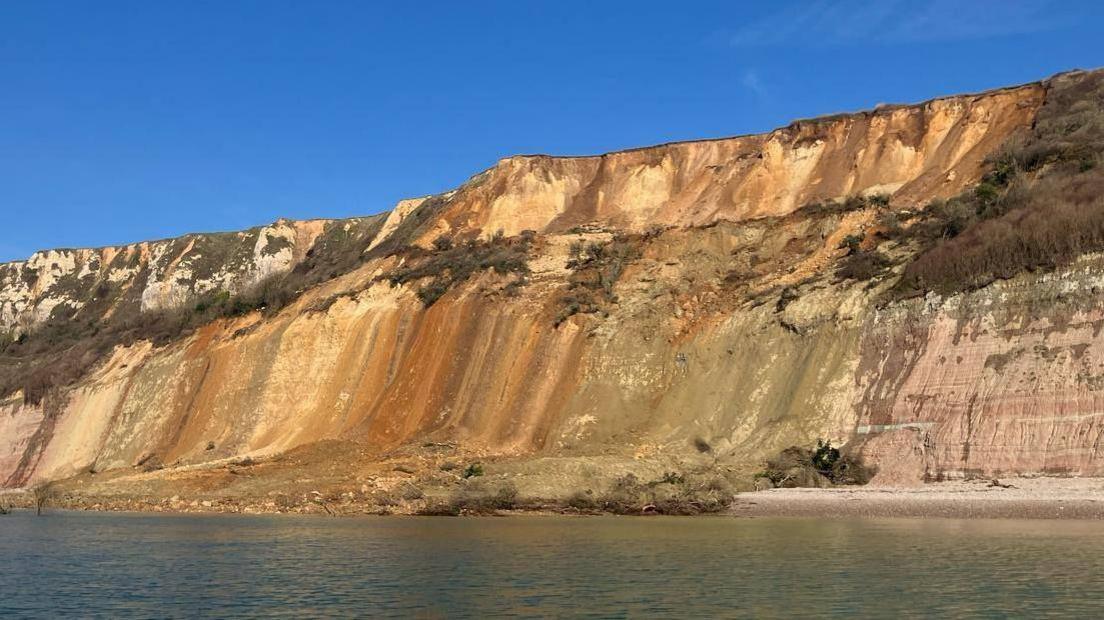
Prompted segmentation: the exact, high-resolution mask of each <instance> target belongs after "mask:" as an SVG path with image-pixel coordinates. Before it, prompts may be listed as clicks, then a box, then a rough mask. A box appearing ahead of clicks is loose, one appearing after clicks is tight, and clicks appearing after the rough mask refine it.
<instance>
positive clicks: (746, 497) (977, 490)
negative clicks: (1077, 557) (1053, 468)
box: [730, 477, 1104, 520]
mask: <svg viewBox="0 0 1104 620" xmlns="http://www.w3.org/2000/svg"><path fill="white" fill-rule="evenodd" d="M994 482H995V481H993V480H972V481H952V482H936V483H930V484H925V485H922V486H917V487H877V486H874V487H869V486H866V487H836V488H830V489H809V488H800V489H771V490H767V491H756V492H753V493H742V494H740V495H738V496H736V501H735V502H734V503H733V505H732V507H731V509H730V513H732V514H734V515H737V516H741V517H820V518H892V517H905V518H945V519H1081V520H1104V478H1044V477H1037V478H1007V479H1001V480H1000V481H999V482H996V483H995V484H994Z"/></svg>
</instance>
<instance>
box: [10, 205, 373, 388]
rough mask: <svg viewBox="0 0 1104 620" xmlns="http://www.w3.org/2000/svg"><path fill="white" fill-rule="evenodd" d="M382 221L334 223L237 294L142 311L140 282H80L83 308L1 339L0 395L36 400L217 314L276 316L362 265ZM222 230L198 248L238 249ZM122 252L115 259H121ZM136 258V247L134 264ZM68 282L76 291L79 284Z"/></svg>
mask: <svg viewBox="0 0 1104 620" xmlns="http://www.w3.org/2000/svg"><path fill="white" fill-rule="evenodd" d="M382 221H383V220H382V218H369V219H365V220H360V221H349V222H333V223H332V224H330V225H329V226H328V227H327V229H326V230H325V231H324V232H323V234H322V235H321V236H320V237H319V238H318V239H317V240H316V242H315V244H314V246H313V247H312V248H311V250H309V251H308V252H307V255H306V257H305V259H304V260H303V261H302V262H301V263H299V264H298V265H296V267H295V268H294V269H292V270H291V271H290V272H288V273H285V274H280V275H276V276H273V277H271V278H268V279H266V280H264V281H262V282H259V283H257V284H256V285H254V286H252V287H250V288H249V289H247V290H245V291H242V292H240V293H238V294H231V293H230V292H228V291H210V292H207V293H204V294H202V295H200V296H199V297H198V298H197V299H196V300H195V301H194V302H193V303H192V304H191V305H189V306H186V307H183V308H176V309H172V310H157V311H148V312H142V311H141V310H140V308H141V290H142V287H141V286H130V287H127V288H120V287H119V286H118V285H115V284H112V283H110V282H107V281H101V282H99V283H97V284H95V285H91V284H90V285H89V286H87V287H85V288H84V289H83V290H84V295H85V299H84V302H85V304H84V305H83V306H82V307H80V308H79V309H75V308H73V307H71V306H68V305H61V306H58V307H57V308H55V311H54V313H53V314H52V316H51V317H50V319H49V320H48V321H46V322H45V323H43V324H42V325H40V326H38V327H37V328H35V329H34V330H32V331H30V332H28V333H26V334H24V335H22V336H21V337H20V338H19V339H11V338H10V336H9V337H8V338H7V339H2V340H0V396H6V395H9V394H12V393H14V392H16V391H19V390H23V394H24V398H25V400H26V401H27V402H28V403H31V404H38V403H41V402H42V401H43V399H44V398H45V397H46V396H47V395H48V394H50V393H51V392H52V391H53V390H55V389H56V388H59V387H63V386H67V385H71V384H73V383H74V382H76V381H77V380H78V379H79V378H80V377H82V376H83V375H84V374H85V373H86V372H87V371H88V370H89V369H90V368H92V367H93V366H95V365H96V364H97V363H98V362H100V361H101V360H102V359H103V358H105V357H106V356H107V355H108V354H110V353H111V351H112V350H113V349H114V348H115V347H116V346H120V345H122V346H129V345H131V344H133V343H135V342H138V341H141V340H148V341H151V342H153V343H154V344H155V345H158V346H161V345H165V344H168V343H170V342H172V341H174V340H176V339H179V338H182V337H185V336H187V335H189V334H191V333H193V332H194V331H195V330H196V329H197V328H199V327H202V326H203V325H206V324H208V323H210V322H212V321H215V320H218V319H224V318H231V317H238V316H242V315H245V314H248V313H250V312H257V311H259V312H263V313H265V314H266V315H269V316H271V315H274V314H276V313H277V312H279V311H280V310H281V309H283V308H285V307H286V306H287V305H289V304H290V303H292V302H294V301H295V300H296V299H298V298H299V296H300V295H302V294H303V292H305V291H306V290H308V289H310V288H311V287H313V286H316V285H317V284H320V283H322V282H325V281H327V280H330V279H332V278H335V277H337V276H339V275H341V274H344V273H348V272H350V271H353V270H354V269H356V268H357V267H359V266H360V265H361V264H362V262H363V261H364V260H365V259H364V251H365V249H366V248H367V246H368V244H369V243H371V241H372V239H373V238H374V236H375V234H376V232H377V231H378V230H379V227H380V226H381V225H382ZM217 237H218V238H217V239H214V240H212V241H205V242H199V241H197V247H199V246H200V245H203V247H205V248H206V247H208V246H210V247H211V248H213V247H216V246H218V247H221V248H222V254H220V256H223V257H224V258H225V257H226V256H229V255H230V254H233V253H234V252H236V251H237V250H235V249H234V247H236V246H232V245H229V244H228V241H227V240H228V239H229V235H218V236H217ZM122 255H123V253H120V254H119V257H121V256H122ZM119 257H116V259H115V260H119V261H121V260H122V259H121V258H119ZM136 258H137V253H135V254H134V256H133V257H132V258H131V259H130V260H131V263H134V261H135V260H136ZM113 264H114V262H113ZM134 264H135V265H136V263H134ZM117 266H122V265H117ZM207 268H211V267H210V266H209V265H208V267H207ZM148 276H149V266H145V267H143V268H142V269H141V270H140V271H139V272H138V273H137V274H136V275H135V276H134V278H133V281H134V282H144V281H145V280H146V278H148ZM69 288H70V289H71V290H72V291H73V292H74V293H76V292H79V291H80V290H81V288H80V287H76V288H74V287H73V286H70V287H69Z"/></svg>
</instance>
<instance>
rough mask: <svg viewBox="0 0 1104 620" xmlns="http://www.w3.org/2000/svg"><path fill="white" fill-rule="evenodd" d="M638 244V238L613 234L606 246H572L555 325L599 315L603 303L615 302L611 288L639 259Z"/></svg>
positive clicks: (576, 243) (581, 243)
mask: <svg viewBox="0 0 1104 620" xmlns="http://www.w3.org/2000/svg"><path fill="white" fill-rule="evenodd" d="M641 244H642V240H641V238H639V237H638V236H632V235H617V236H615V237H614V238H613V239H611V240H610V241H608V242H606V243H584V242H582V241H577V242H575V243H572V244H571V247H570V248H569V249H568V261H567V268H568V269H570V270H571V274H570V275H569V276H568V278H567V291H566V292H565V293H564V294H563V296H562V297H561V298H560V305H561V306H562V309H561V310H560V312H559V314H557V316H556V321H555V324H556V325H557V326H558V325H559V324H560V323H563V322H564V321H566V320H567V319H568V318H570V317H572V316H574V315H576V314H594V313H597V312H601V311H602V309H603V307H604V306H605V305H606V304H609V303H616V301H617V296H616V295H614V293H613V286H614V284H616V283H617V281H618V280H619V279H620V278H621V274H622V273H624V271H625V268H626V267H628V265H629V264H631V263H632V262H633V261H635V260H637V259H638V258H640V254H641Z"/></svg>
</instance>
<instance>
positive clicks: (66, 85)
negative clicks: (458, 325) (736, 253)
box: [0, 0, 1104, 261]
mask: <svg viewBox="0 0 1104 620" xmlns="http://www.w3.org/2000/svg"><path fill="white" fill-rule="evenodd" d="M400 4H401V5H403V6H399V5H400ZM1102 24H1104V3H1098V2H1074V1H1071V0H1064V1H1046V0H1024V1H1021V2H1015V1H1014V0H1006V1H999V2H998V1H991V0H975V1H973V2H971V1H969V0H962V1H960V2H954V1H950V0H935V1H933V2H928V3H921V2H913V1H904V0H899V1H893V0H889V1H880V2H873V1H871V2H859V1H850V2H848V1H844V2H832V3H828V2H801V3H789V2H761V3H752V2H747V3H742V2H693V1H687V2H681V3H671V2H662V3H649V2H645V1H642V0H636V1H632V2H619V1H613V0H608V1H604V2H575V1H568V0H557V1H555V2H525V1H518V0H512V1H508V2H478V1H472V2H456V1H448V2H433V1H422V2H418V3H372V2H360V1H356V2H342V1H337V0H327V1H324V2H306V1H298V2H283V1H279V0H257V1H246V0H241V1H229V0H218V1H210V2H207V1H201V0H192V1H189V2H175V3H170V2H149V1H147V0H142V1H136V2H117V1H112V0H97V1H96V2H86V1H83V0H79V1H78V0H73V1H70V2H57V1H51V0H35V1H34V2H14V1H13V2H4V3H0V85H2V87H3V90H2V91H0V215H2V220H0V221H2V226H0V261H4V260H11V259H16V258H22V257H25V256H27V255H29V254H30V253H31V252H33V251H34V250H36V249H42V248H53V247H83V246H100V245H109V244H118V243H125V242H130V241H138V240H143V239H154V238H161V237H169V236H175V235H179V234H183V233H186V232H200V231H213V230H231V229H239V228H246V227H249V226H253V225H257V224H262V223H266V222H270V221H272V220H275V219H276V218H278V217H292V218H311V217H341V216H351V215H363V214H370V213H377V212H380V211H384V210H387V209H389V208H391V206H392V204H393V203H394V202H395V201H396V200H398V199H400V198H404V197H411V196H418V195H423V194H428V193H433V192H439V191H443V190H446V189H449V188H452V187H454V186H456V185H457V184H459V183H461V182H463V181H464V180H465V179H467V178H468V177H469V176H471V175H472V174H474V173H476V172H478V171H480V170H482V169H484V168H486V167H488V166H490V165H492V164H493V163H494V162H495V161H496V160H497V159H498V158H500V157H503V156H507V155H511V154H516V153H551V154H591V153H600V152H604V151H609V150H615V149H620V148H625V147H632V146H641V145H647V144H652V143H658V142H664V141H670V140H686V139H694V138H707V137H717V136H724V135H732V134H741V133H750V132H758V131H764V130H769V129H771V128H773V127H776V126H780V125H784V124H786V123H788V122H789V121H790V120H792V119H794V118H800V117H809V116H816V115H820V114H827V113H833V112H840V111H847V110H857V109H862V108H868V107H871V106H873V105H875V104H877V103H880V102H909V101H917V100H923V99H927V98H931V97H934V96H938V95H944V94H952V93H956V92H962V91H976V90H982V89H986V88H991V87H996V86H1002V85H1007V84H1014V83H1019V82H1025V81H1030V80H1034V79H1039V78H1042V77H1045V76H1047V75H1050V74H1053V73H1055V72H1058V71H1062V70H1065V69H1070V68H1074V67H1083V68H1090V67H1098V66H1104V37H1102V35H1104V32H1102V31H1101V25H1102Z"/></svg>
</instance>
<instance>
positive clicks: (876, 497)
mask: <svg viewBox="0 0 1104 620" xmlns="http://www.w3.org/2000/svg"><path fill="white" fill-rule="evenodd" d="M5 497H7V498H9V499H12V500H16V501H14V502H10V501H8V502H6V501H4V499H5ZM27 499H28V498H27V496H26V495H25V494H22V493H20V492H10V491H9V492H5V493H0V505H5V506H10V507H11V508H14V509H15V510H19V511H27V510H31V511H33V510H34V507H33V505H32V504H29V503H28V502H27V501H26V500H27ZM20 500H23V501H20ZM54 510H64V511H74V512H132V513H143V514H171V515H177V514H179V515H204V514H207V515H213V514H242V515H317V516H323V517H357V516H435V515H418V514H416V513H409V512H406V511H403V510H401V509H399V510H396V509H394V507H393V508H390V509H387V508H383V509H381V508H380V507H379V506H375V505H370V504H360V503H352V504H329V505H323V504H321V503H315V504H303V505H298V506H295V507H291V508H289V509H283V510H280V509H272V508H271V507H270V506H267V505H265V504H263V503H262V502H259V501H256V499H255V498H220V499H218V500H216V501H214V502H211V501H202V502H200V501H192V502H181V501H166V500H163V499H156V498H134V497H127V498H125V499H124V498H118V497H115V498H107V497H80V496H78V497H70V498H67V499H66V500H63V501H58V502H52V503H51V504H50V505H49V506H48V508H47V509H46V511H47V512H50V511H54ZM611 514H614V513H605V512H597V511H582V510H575V509H572V508H568V507H566V506H560V505H557V503H555V502H541V503H536V502H534V504H533V507H532V508H524V507H521V508H518V509H510V510H498V511H491V512H480V513H464V514H461V515H455V516H503V517H510V516H601V515H611ZM437 516H454V515H437ZM622 516H650V515H633V514H628V515H622ZM694 516H706V517H708V516H712V517H730V518H760V517H797V518H821V519H862V518H924V519H1046V520H1054V519H1068V520H1104V478H1051V477H1031V478H1007V479H1001V480H1000V481H999V482H998V481H995V480H988V479H985V480H971V481H961V480H960V481H950V482H936V483H929V484H925V485H921V486H915V487H881V486H861V487H860V486H852V487H834V488H824V489H818V488H792V489H770V490H766V491H753V492H746V493H739V494H737V495H736V496H735V497H734V499H733V502H732V505H731V506H729V507H728V508H727V509H725V510H722V511H720V512H714V513H703V514H700V515H694ZM2 517H3V515H0V518H2Z"/></svg>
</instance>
